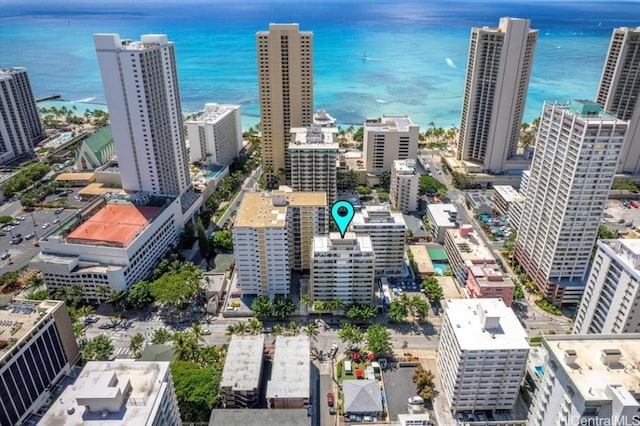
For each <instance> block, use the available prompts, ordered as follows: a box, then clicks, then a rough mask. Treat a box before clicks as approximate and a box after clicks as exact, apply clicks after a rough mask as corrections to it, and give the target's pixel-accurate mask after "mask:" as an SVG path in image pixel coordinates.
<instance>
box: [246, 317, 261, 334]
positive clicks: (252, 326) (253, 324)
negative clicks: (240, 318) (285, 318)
mask: <svg viewBox="0 0 640 426" xmlns="http://www.w3.org/2000/svg"><path fill="white" fill-rule="evenodd" d="M247 328H248V329H249V334H252V335H257V334H260V333H262V321H260V320H259V319H257V318H251V319H250V320H249V322H248V323H247Z"/></svg>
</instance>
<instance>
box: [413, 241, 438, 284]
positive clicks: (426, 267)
mask: <svg viewBox="0 0 640 426" xmlns="http://www.w3.org/2000/svg"><path fill="white" fill-rule="evenodd" d="M409 252H410V253H411V256H412V257H413V261H414V262H415V263H416V266H417V267H418V275H419V276H420V278H426V277H428V276H431V275H433V274H434V273H435V270H434V269H433V261H432V260H431V256H429V251H428V250H427V246H425V245H424V244H411V245H409Z"/></svg>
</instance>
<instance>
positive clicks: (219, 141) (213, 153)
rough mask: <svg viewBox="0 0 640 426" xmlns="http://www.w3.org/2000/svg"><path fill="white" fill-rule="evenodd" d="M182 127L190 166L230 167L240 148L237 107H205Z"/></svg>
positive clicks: (212, 104)
mask: <svg viewBox="0 0 640 426" xmlns="http://www.w3.org/2000/svg"><path fill="white" fill-rule="evenodd" d="M184 124H185V127H186V129H187V139H188V141H189V161H190V162H192V163H194V162H200V163H207V164H221V165H223V166H229V165H231V163H233V160H234V158H236V157H237V156H238V153H239V152H240V150H241V149H242V118H241V116H240V105H220V104H216V103H208V104H205V105H204V109H203V110H202V111H199V112H197V113H195V114H193V115H192V116H191V117H190V118H189V119H188V120H187V121H185V123H184Z"/></svg>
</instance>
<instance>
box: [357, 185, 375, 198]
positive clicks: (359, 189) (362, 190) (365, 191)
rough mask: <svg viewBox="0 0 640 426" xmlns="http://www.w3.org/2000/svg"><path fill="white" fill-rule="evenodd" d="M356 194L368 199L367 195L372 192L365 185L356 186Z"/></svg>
mask: <svg viewBox="0 0 640 426" xmlns="http://www.w3.org/2000/svg"><path fill="white" fill-rule="evenodd" d="M356 192H357V193H358V194H360V195H361V196H362V197H368V196H369V195H371V193H372V192H373V190H372V189H371V188H369V187H368V186H366V185H358V186H356Z"/></svg>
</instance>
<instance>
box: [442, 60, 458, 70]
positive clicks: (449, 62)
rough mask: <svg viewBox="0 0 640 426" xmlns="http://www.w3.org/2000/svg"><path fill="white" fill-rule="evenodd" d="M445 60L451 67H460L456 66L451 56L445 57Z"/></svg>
mask: <svg viewBox="0 0 640 426" xmlns="http://www.w3.org/2000/svg"><path fill="white" fill-rule="evenodd" d="M444 61H445V62H446V63H447V65H448V66H450V67H451V68H453V69H454V70H455V69H458V67H456V64H454V63H453V61H452V60H451V58H445V59H444Z"/></svg>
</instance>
